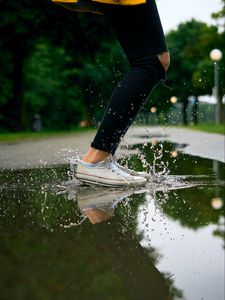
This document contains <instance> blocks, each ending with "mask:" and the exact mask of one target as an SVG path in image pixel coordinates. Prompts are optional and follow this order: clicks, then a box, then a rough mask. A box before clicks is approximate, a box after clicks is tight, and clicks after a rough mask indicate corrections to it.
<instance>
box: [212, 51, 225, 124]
mask: <svg viewBox="0 0 225 300" xmlns="http://www.w3.org/2000/svg"><path fill="white" fill-rule="evenodd" d="M209 56H210V59H211V60H212V61H213V62H214V95H215V98H216V123H217V124H219V123H220V109H221V103H220V95H219V61H220V60H221V58H222V57H223V53H222V51H220V50H219V49H213V50H212V51H211V52H210V54H209Z"/></svg>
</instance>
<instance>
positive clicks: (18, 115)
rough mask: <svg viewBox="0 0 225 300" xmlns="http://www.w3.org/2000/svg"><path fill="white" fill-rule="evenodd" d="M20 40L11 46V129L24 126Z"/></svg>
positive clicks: (22, 60) (18, 129) (19, 128)
mask: <svg viewBox="0 0 225 300" xmlns="http://www.w3.org/2000/svg"><path fill="white" fill-rule="evenodd" d="M20 43H21V42H18V43H15V45H13V47H12V52H11V53H12V68H13V70H12V90H13V99H12V102H11V107H10V109H11V116H12V124H13V129H14V130H16V131H21V130H23V129H24V128H25V101H24V89H23V88H24V73H23V67H24V55H23V50H22V47H20V46H19V45H20Z"/></svg>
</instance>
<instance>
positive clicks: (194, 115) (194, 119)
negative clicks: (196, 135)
mask: <svg viewBox="0 0 225 300" xmlns="http://www.w3.org/2000/svg"><path fill="white" fill-rule="evenodd" d="M192 122H193V124H195V125H197V124H198V99H197V97H195V99H194V102H193V106H192Z"/></svg>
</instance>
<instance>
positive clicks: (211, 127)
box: [186, 124, 225, 134]
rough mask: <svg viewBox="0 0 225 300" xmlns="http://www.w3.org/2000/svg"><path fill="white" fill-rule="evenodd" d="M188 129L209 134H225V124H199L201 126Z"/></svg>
mask: <svg viewBox="0 0 225 300" xmlns="http://www.w3.org/2000/svg"><path fill="white" fill-rule="evenodd" d="M186 128H190V129H194V130H200V131H205V132H209V133H219V134H225V124H199V125H189V126H186Z"/></svg>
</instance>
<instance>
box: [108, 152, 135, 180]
mask: <svg viewBox="0 0 225 300" xmlns="http://www.w3.org/2000/svg"><path fill="white" fill-rule="evenodd" d="M111 159H112V160H113V162H114V164H115V165H116V166H117V167H118V168H119V169H120V170H122V171H124V172H126V173H128V174H129V175H131V174H130V173H131V172H135V171H134V170H131V169H129V168H128V167H124V166H122V165H120V164H119V163H118V162H117V161H116V159H115V158H114V157H113V156H112V155H111Z"/></svg>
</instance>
